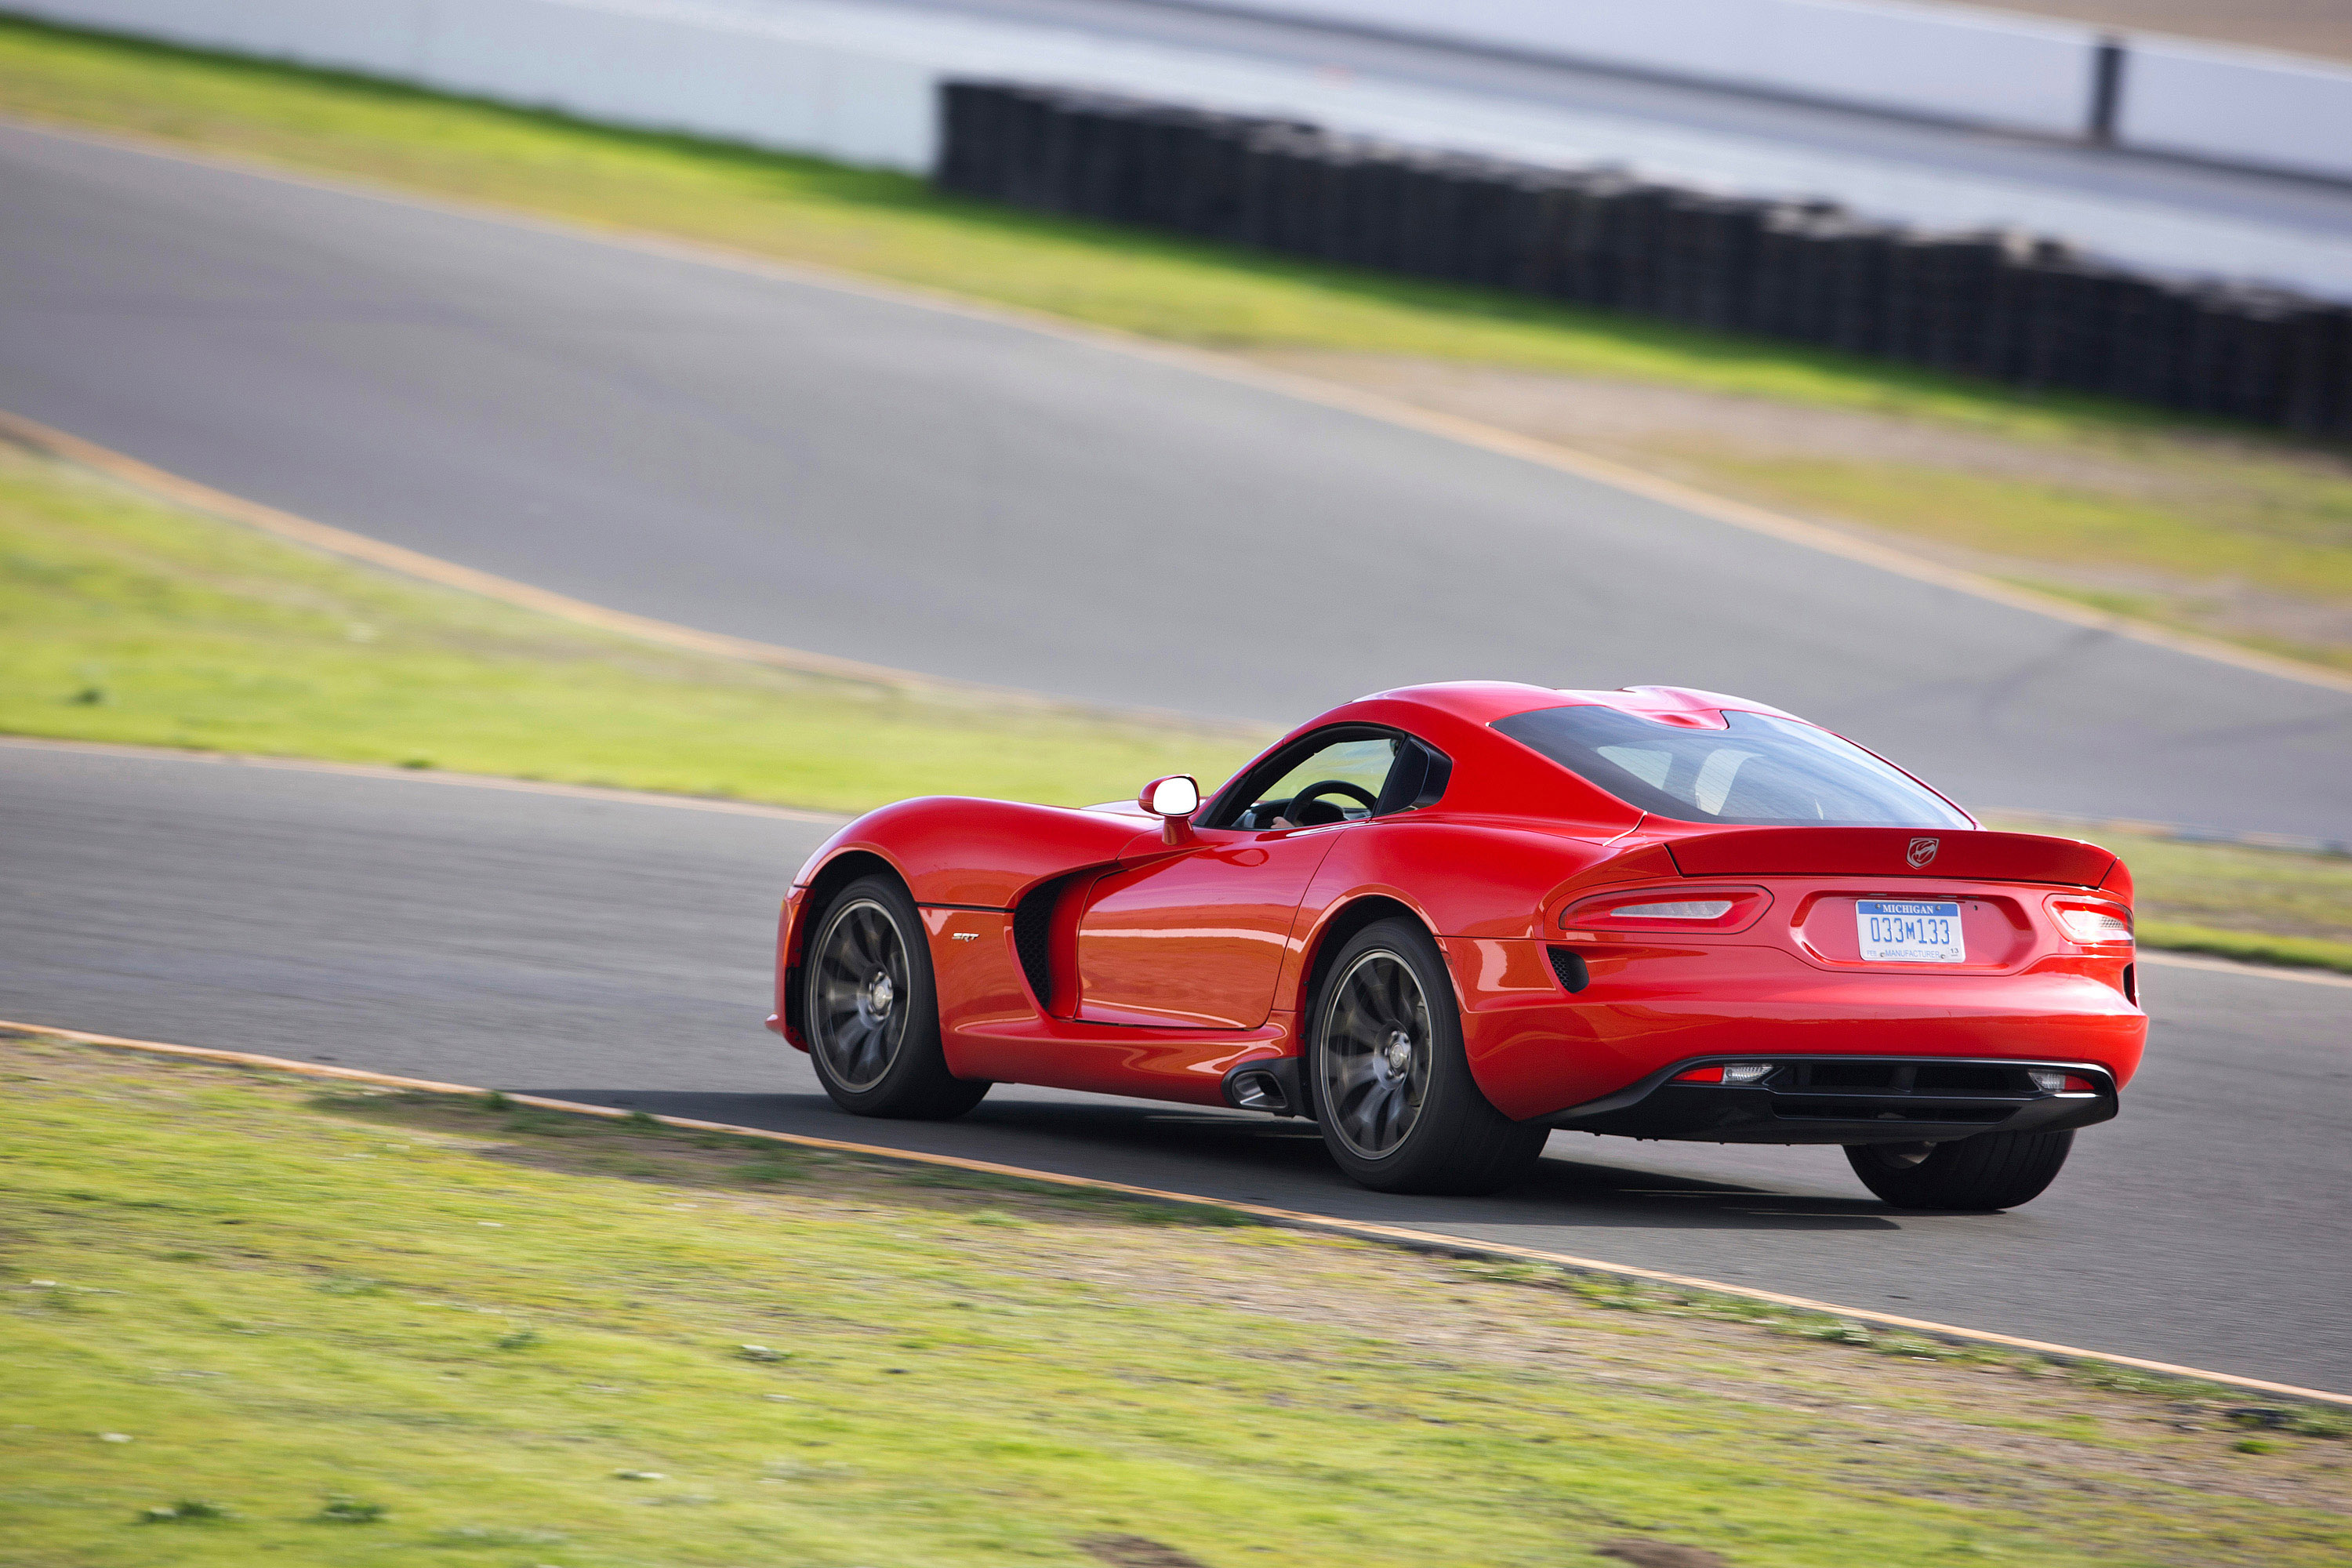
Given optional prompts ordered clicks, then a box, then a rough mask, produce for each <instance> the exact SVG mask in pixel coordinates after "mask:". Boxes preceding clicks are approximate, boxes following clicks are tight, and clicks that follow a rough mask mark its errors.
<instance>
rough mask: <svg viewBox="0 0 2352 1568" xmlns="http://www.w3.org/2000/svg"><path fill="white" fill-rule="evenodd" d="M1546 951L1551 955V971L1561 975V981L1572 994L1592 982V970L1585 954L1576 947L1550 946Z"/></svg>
mask: <svg viewBox="0 0 2352 1568" xmlns="http://www.w3.org/2000/svg"><path fill="white" fill-rule="evenodd" d="M1544 952H1546V953H1548V954H1549V955H1550V957H1551V972H1552V973H1554V974H1557V975H1559V983H1560V984H1562V985H1564V986H1566V987H1567V988H1568V991H1569V994H1570V995H1574V994H1576V993H1577V992H1579V991H1581V990H1583V989H1584V988H1585V987H1586V986H1588V985H1590V984H1592V971H1591V969H1590V968H1589V967H1587V966H1586V964H1585V962H1584V954H1582V953H1580V952H1577V951H1576V949H1574V948H1572V947H1548V948H1546V949H1544Z"/></svg>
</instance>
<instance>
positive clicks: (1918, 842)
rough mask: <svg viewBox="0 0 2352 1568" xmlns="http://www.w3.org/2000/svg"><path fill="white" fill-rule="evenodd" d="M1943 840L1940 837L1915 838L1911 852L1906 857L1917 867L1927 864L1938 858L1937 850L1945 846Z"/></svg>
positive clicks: (1912, 841)
mask: <svg viewBox="0 0 2352 1568" xmlns="http://www.w3.org/2000/svg"><path fill="white" fill-rule="evenodd" d="M1943 842H1944V841H1943V840H1942V839H1940V838H1914V839H1913V840H1911V852H1910V853H1909V854H1907V855H1906V856H1905V857H1904V858H1905V859H1906V860H1908V861H1910V862H1911V864H1912V865H1913V866H1915V867H1916V866H1925V865H1926V864H1927V862H1928V861H1930V860H1933V859H1934V858H1936V851H1937V849H1939V848H1941V847H1943Z"/></svg>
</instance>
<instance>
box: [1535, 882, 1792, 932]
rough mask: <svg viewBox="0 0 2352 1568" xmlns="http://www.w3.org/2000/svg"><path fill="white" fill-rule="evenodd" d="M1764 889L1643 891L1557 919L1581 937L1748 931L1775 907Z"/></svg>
mask: <svg viewBox="0 0 2352 1568" xmlns="http://www.w3.org/2000/svg"><path fill="white" fill-rule="evenodd" d="M1771 903H1772V895H1771V894H1769V893H1768V892H1766V891H1765V890H1764V889H1761V888H1708V889H1702V890H1699V891H1697V892H1695V893H1693V892H1685V891H1684V890H1683V889H1680V888H1674V889H1666V888H1644V889H1638V890H1634V891H1628V892H1622V893H1602V894H1601V895H1599V896H1597V897H1594V898H1587V899H1580V900H1578V901H1577V902H1576V903H1575V904H1573V905H1571V906H1570V908H1569V909H1568V910H1566V911H1565V912H1564V913H1562V914H1561V916H1560V917H1559V923H1560V925H1561V926H1562V927H1564V928H1566V927H1573V928H1575V929H1576V930H1577V931H1580V932H1582V931H1740V930H1744V929H1745V928H1746V927H1747V926H1748V925H1749V924H1750V923H1751V922H1753V921H1755V919H1756V917H1757V916H1759V915H1760V914H1762V913H1763V912H1764V911H1765V910H1767V909H1769V907H1770V906H1771Z"/></svg>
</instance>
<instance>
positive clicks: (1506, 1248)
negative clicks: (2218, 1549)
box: [0, 1018, 2352, 1408]
mask: <svg viewBox="0 0 2352 1568" xmlns="http://www.w3.org/2000/svg"><path fill="white" fill-rule="evenodd" d="M0 1034H5V1035H14V1036H18V1037H30V1038H35V1039H41V1038H47V1039H53V1040H62V1041H65V1042H67V1043H68V1044H73V1045H82V1046H96V1047H101V1048H105V1049H110V1050H130V1051H141V1052H145V1053H147V1054H149V1055H153V1056H166V1057H178V1058H184V1059H189V1060H194V1061H205V1062H215V1063H218V1064H221V1065H223V1066H227V1067H241V1068H257V1069H261V1070H265V1071H269V1072H283V1073H292V1074H296V1075H298V1076H300V1077H304V1078H322V1079H339V1080H341V1081H344V1082H349V1083H364V1084H368V1085H371V1086H373V1087H375V1088H379V1089H410V1090H414V1091H418V1092H422V1093H426V1094H446V1095H450V1096H465V1097H469V1098H487V1097H488V1096H489V1095H490V1094H492V1093H499V1094H501V1095H503V1097H504V1098H505V1099H506V1100H509V1101H511V1102H512V1103H514V1104H516V1105H524V1106H530V1107H531V1108H533V1109H535V1110H558V1111H563V1112H567V1113H569V1114H572V1115H577V1116H595V1117H601V1118H604V1120H606V1121H629V1120H631V1119H643V1120H650V1121H655V1122H657V1123H659V1124H660V1125H662V1126H664V1127H675V1128H677V1129H679V1130H681V1131H691V1132H725V1133H730V1134H732V1135H734V1136H737V1137H742V1138H756V1139H761V1140H764V1141H766V1142H775V1143H789V1144H793V1145H794V1146H796V1147H799V1148H803V1149H821V1150H824V1151H826V1152H831V1153H837V1154H855V1155H857V1156H859V1157H861V1158H865V1159H878V1160H893V1161H898V1162H902V1163H908V1164H920V1165H934V1166H941V1167H945V1168H947V1169H950V1170H957V1171H968V1172H971V1173H974V1174H977V1175H991V1176H1008V1177H1013V1178H1015V1179H1018V1180H1021V1181H1028V1182H1039V1183H1043V1184H1047V1185H1051V1186H1061V1187H1075V1188H1080V1189H1084V1190H1086V1191H1089V1192H1101V1193H1114V1194H1118V1195H1119V1196H1122V1197H1131V1198H1141V1199H1146V1200H1149V1201H1151V1202H1155V1203H1166V1204H1177V1205H1184V1206H1186V1207H1193V1208H1211V1209H1219V1210H1223V1211H1226V1212H1229V1213H1234V1214H1240V1215H1248V1216H1249V1217H1250V1218H1252V1219H1255V1220H1257V1221H1259V1222H1261V1223H1263V1224H1266V1225H1271V1226H1280V1227H1282V1228H1284V1229H1288V1230H1302V1231H1309V1232H1314V1233H1318V1234H1321V1235H1326V1236H1339V1237H1348V1238H1349V1239H1352V1240H1357V1241H1370V1242H1376V1243H1379V1244H1381V1245H1382V1246H1388V1247H1399V1248H1402V1249H1404V1250H1407V1251H1412V1252H1423V1253H1433V1254H1436V1255H1438V1256H1442V1257H1448V1258H1475V1259H1492V1260H1495V1261H1497V1262H1511V1263H1542V1264H1549V1265H1550V1266H1552V1267H1554V1268H1560V1269H1562V1270H1564V1271H1567V1272H1570V1273H1577V1274H1591V1275H1599V1276H1602V1277H1605V1278H1609V1279H1628V1280H1637V1281H1640V1282H1641V1283H1643V1284H1649V1285H1671V1286H1676V1287H1679V1288H1681V1289H1693V1290H1704V1291H1706V1292H1708V1293H1710V1294H1713V1295H1720V1296H1731V1297H1738V1298H1742V1299H1745V1300H1751V1301H1762V1302H1766V1303H1768V1304H1769V1305H1772V1306H1776V1307H1786V1308H1790V1309H1792V1310H1798V1311H1806V1312H1820V1313H1823V1314H1826V1315H1828V1316H1831V1317H1836V1318H1843V1319H1848V1320H1851V1321H1855V1322H1859V1323H1865V1324H1871V1325H1874V1326H1878V1327H1883V1328H1892V1329H1902V1330H1905V1331H1908V1332H1911V1333H1916V1334H1921V1335H1925V1336H1927V1337H1929V1338H1933V1339H1938V1340H1944V1341H1947V1342H1954V1343H1960V1344H1980V1345H1994V1346H1998V1347H2000V1348H2001V1349H2003V1350H2014V1351H2024V1352H2030V1353H2032V1354H2035V1355H2039V1356H2042V1357H2043V1358H2044V1359H2045V1360H2049V1361H2053V1362H2057V1363H2062V1364H2073V1363H2098V1364H2100V1365H2105V1366H2120V1367H2130V1368H2132V1369H2133V1370H2134V1371H2137V1372H2147V1373H2156V1374H2158V1375H2159V1376H2165V1377H2179V1378H2189V1379H2194V1380H2196V1381H2198V1382H2200V1383H2211V1384H2220V1385H2222V1386H2224V1387H2229V1388H2242V1389H2245V1390H2247V1391H2249V1392H2251V1393H2257V1394H2270V1395H2273V1396H2274V1397H2280V1398H2286V1399H2295V1400H2303V1401H2306V1402H2309V1403H2312V1404H2318V1405H2339V1406H2344V1407H2347V1408H2352V1394H2331V1393H2328V1392H2326V1390H2324V1389H2316V1388H2303V1387H2298V1386H2297V1385H2295V1384H2285V1383H2271V1382H2267V1381H2265V1380H2263V1379H2261V1378H2253V1377H2240V1376H2237V1375H2236V1374H2234V1373H2222V1372H2208V1371H2206V1370H2204V1369H2203V1368H2201V1367H2193V1366H2179V1365H2176V1364H2174V1363H2170V1362H2160V1361H2148V1360H2146V1359H2144V1358H2141V1357H2138V1356H2127V1355H2111V1354H2107V1353H2105V1352H2098V1351H2089V1350H2084V1349H2081V1348H2079V1347H2077V1346H2074V1345H2062V1344H2053V1343H2051V1342H2047V1341H2043V1340H2029V1339H2022V1338H2020V1337H2018V1336H2016V1335H2013V1334H2000V1333H1994V1332H1992V1331H1989V1330H1984V1329H1967V1328H1960V1327H1957V1326H1955V1325H1953V1324H1950V1323H1937V1322H1931V1321H1927V1320H1924V1319H1919V1318H1904V1317H1897V1316H1895V1314H1893V1313H1890V1312H1874V1311H1869V1310H1864V1309H1861V1308H1855V1307H1842V1306H1839V1305H1837V1304H1836V1303H1834V1302H1831V1301H1817V1300H1812V1299H1811V1298H1810V1297H1806V1296H1790V1295H1785V1294H1782V1293H1781V1292H1780V1291H1776V1290H1759V1289H1756V1288H1755V1287H1753V1286H1748V1285H1729V1284H1725V1283H1723V1282H1722V1281H1720V1280H1716V1279H1699V1278H1696V1277H1695V1276H1692V1275H1686V1274H1670V1273H1666V1272H1664V1271H1663V1270H1660V1269H1655V1268H1637V1267H1634V1266H1633V1265H1630V1264H1622V1263H1608V1262H1603V1261H1601V1260H1600V1259H1598V1258H1579V1257H1576V1256H1574V1255H1573V1254H1570V1253H1564V1252H1547V1251H1544V1250H1542V1249H1540V1248H1537V1247H1513V1246H1510V1245H1509V1244H1507V1243H1503V1242H1482V1241H1475V1240H1473V1239H1471V1238H1469V1237H1453V1236H1446V1235H1444V1234H1442V1233H1440V1232H1435V1231H1425V1230H1414V1229H1411V1228H1409V1227H1406V1226H1388V1225H1376V1224H1373V1223H1371V1222H1370V1221H1365V1220H1350V1219H1340V1218H1338V1217H1337V1216H1334V1215H1318V1214H1308V1213H1304V1212H1301V1211H1299V1210H1296V1209H1279V1208H1274V1207H1270V1206H1268V1205H1263V1204H1250V1203H1234V1202H1228V1201H1226V1200H1224V1199H1222V1198H1211V1197H1202V1196H1201V1195H1200V1194H1195V1193H1176V1192H1168V1191H1164V1190H1162V1189H1160V1188H1157V1187H1139V1186H1133V1185H1130V1184H1128V1183H1125V1182H1109V1181H1103V1180H1100V1179H1098V1178H1096V1177H1091V1176H1072V1175H1066V1174H1064V1173H1060V1172H1057V1171H1039V1170H1033V1169H1031V1168H1029V1167H1027V1166H1024V1165H1005V1164H1000V1163H996V1162H994V1161H989V1160H972V1159H967V1158H965V1157H963V1156H962V1155H960V1154H933V1153H929V1152H924V1151H920V1150H914V1149H893V1148H889V1147H887V1146H885V1145H882V1144H877V1143H853V1142H847V1141H845V1140H843V1139H838V1138H818V1137H814V1136H813V1135H810V1134H808V1133H802V1132H779V1131H772V1130H771V1129H768V1128H764V1127H741V1126H737V1125H735V1124H733V1123H730V1122H725V1121H698V1120H696V1119H694V1118H691V1117H685V1116H655V1115H652V1114H651V1113H649V1112H646V1111H637V1110H620V1109H618V1108H616V1107H614V1106H609V1105H590V1104H586V1103H583V1102H582V1101H579V1100H553V1099H550V1098H548V1097H547V1096H544V1095H537V1094H518V1093H508V1092H507V1091H504V1090H492V1089H482V1088H478V1087H476V1086H475V1085H472V1084H462V1083H442V1082H439V1081H437V1080H435V1079H414V1078H399V1077H395V1076H394V1075H392V1074H389V1073H379V1072H371V1071H368V1070H367V1069H365V1068H344V1067H330V1066H326V1065H324V1064H322V1063H318V1062H298V1061H290V1060H288V1059H287V1058H283V1057H269V1056H262V1055H259V1054H257V1053H256V1052H251V1051H229V1050H220V1049H216V1048H214V1047H208V1046H181V1045H173V1044H171V1043H169V1042H167V1041H163V1040H136V1039H128V1038H125V1037H121V1036H117V1035H97V1034H91V1033H89V1032H88V1031H86V1030H81V1029H68V1028H60V1027H58V1026H53V1025H47V1024H27V1023H21V1022H18V1021H16V1020H15V1019H8V1018H0Z"/></svg>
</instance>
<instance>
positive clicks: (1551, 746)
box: [1495, 706, 1969, 827]
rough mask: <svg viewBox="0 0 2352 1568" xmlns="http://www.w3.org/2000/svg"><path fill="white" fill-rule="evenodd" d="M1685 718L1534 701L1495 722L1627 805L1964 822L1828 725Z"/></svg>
mask: <svg viewBox="0 0 2352 1568" xmlns="http://www.w3.org/2000/svg"><path fill="white" fill-rule="evenodd" d="M1724 718H1725V720H1726V721H1727V724H1728V726H1729V727H1728V728H1727V729H1722V730H1712V729H1706V730H1701V729H1690V728H1686V727H1685V726H1684V725H1680V724H1664V723H1660V722H1659V721H1656V720H1654V719H1644V718H1643V717H1641V716H1640V715H1638V714H1634V713H1627V712H1624V711H1622V710H1619V709H1615V708H1604V707H1598V706H1593V707H1575V708H1538V709H1537V710H1535V711H1534V712H1531V713H1514V714H1513V715H1511V716H1510V717H1509V718H1507V719H1498V720H1496V721H1495V728H1496V729H1497V730H1500V731H1502V732H1503V733H1504V734H1506V735H1508V736H1509V737H1510V738H1511V739H1512V740H1514V741H1517V742H1519V743H1520V744H1522V745H1526V746H1531V747H1533V748H1534V749H1535V750H1537V751H1538V752H1542V753H1543V754H1544V755H1545V756H1547V757H1549V758H1550V759H1551V760H1552V761H1553V762H1555V763H1559V765H1560V766H1561V767H1564V768H1566V769H1568V770H1569V772H1570V773H1575V774H1577V775H1578V776H1579V777H1580V778H1582V779H1584V780H1585V781H1586V782H1588V783H1590V784H1595V785H1598V786H1599V787H1600V788H1601V789H1604V790H1606V791H1608V792H1609V793H1610V794H1611V795H1615V796H1616V797H1617V798H1618V799H1619V800H1622V801H1623V802H1624V803H1625V804H1626V805H1631V806H1635V807H1638V808H1639V809H1641V810H1643V811H1647V812H1653V813H1654V814H1656V815H1657V816H1671V817H1675V818H1676V819H1678V820H1680V821H1684V822H1734V823H1743V824H1747V825H1750V826H1758V827H1796V826H1814V827H1966V826H1969V821H1968V818H1966V817H1964V816H1961V815H1960V814H1959V813H1958V812H1957V811H1954V810H1953V809H1952V808H1951V807H1950V806H1948V805H1946V804H1944V802H1943V801H1942V800H1940V799H1938V798H1937V796H1936V795H1933V794H1931V793H1930V792H1929V791H1927V789H1925V788H1923V787H1921V786H1920V785H1919V784H1917V783H1916V782H1915V781H1913V780H1911V779H1909V778H1906V776H1904V775H1903V774H1902V773H1898V772H1896V771H1895V769H1893V768H1891V767H1888V766H1887V765H1886V764H1885V763H1882V762H1880V761H1879V760H1878V759H1877V758H1876V757H1874V756H1872V755H1871V754H1870V753H1869V752H1865V751H1864V750H1863V749H1862V748H1861V747H1859V746H1856V745H1853V743H1851V742H1846V741H1841V740H1839V739H1838V738H1837V737H1836V736H1835V735H1832V734H1831V733H1830V732H1829V731H1826V730H1817V729H1815V728H1813V726H1811V724H1801V723H1798V722H1797V721H1794V720H1790V719H1775V718H1773V717H1771V716H1770V715H1769V714H1765V713H1737V712H1735V713H1727V714H1725V715H1724Z"/></svg>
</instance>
